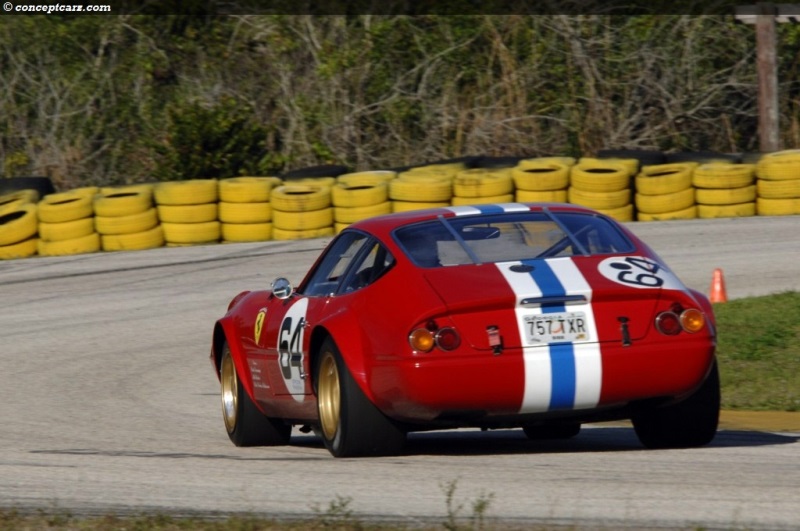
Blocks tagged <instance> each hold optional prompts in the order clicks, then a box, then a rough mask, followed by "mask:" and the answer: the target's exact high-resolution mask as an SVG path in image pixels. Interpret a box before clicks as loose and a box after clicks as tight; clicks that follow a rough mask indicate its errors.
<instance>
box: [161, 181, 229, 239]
mask: <svg viewBox="0 0 800 531" xmlns="http://www.w3.org/2000/svg"><path fill="white" fill-rule="evenodd" d="M218 187H219V185H218V183H217V180H216V179H189V180H186V181H172V182H162V183H158V184H156V185H155V187H154V188H153V197H154V199H155V203H156V210H157V212H158V219H159V221H160V222H161V227H162V229H163V231H164V240H165V241H166V244H167V246H168V247H180V246H185V245H204V244H209V243H218V242H219V241H220V238H221V236H222V231H221V227H220V222H219V220H218V219H217V211H218V205H217V203H218V197H219V191H218Z"/></svg>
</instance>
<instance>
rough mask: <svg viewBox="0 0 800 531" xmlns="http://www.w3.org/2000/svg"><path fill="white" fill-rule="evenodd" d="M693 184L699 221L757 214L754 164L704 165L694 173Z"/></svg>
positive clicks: (721, 163) (713, 163) (723, 163)
mask: <svg viewBox="0 0 800 531" xmlns="http://www.w3.org/2000/svg"><path fill="white" fill-rule="evenodd" d="M692 184H693V185H694V187H695V200H696V201H697V217H699V218H702V219H710V218H734V217H744V216H755V214H756V186H755V166H754V165H753V164H732V163H727V162H712V163H708V164H701V165H699V166H698V167H697V168H695V170H694V174H693V176H692Z"/></svg>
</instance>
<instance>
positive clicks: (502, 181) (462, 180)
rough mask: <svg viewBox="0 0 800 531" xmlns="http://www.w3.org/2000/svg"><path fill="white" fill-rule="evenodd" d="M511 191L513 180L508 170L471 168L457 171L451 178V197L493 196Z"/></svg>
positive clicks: (510, 192) (511, 192) (512, 190)
mask: <svg viewBox="0 0 800 531" xmlns="http://www.w3.org/2000/svg"><path fill="white" fill-rule="evenodd" d="M513 192H514V181H513V179H512V178H511V172H510V171H509V170H486V169H482V168H473V169H470V170H463V171H460V172H458V173H457V174H456V176H455V178H454V179H453V190H452V194H453V197H462V198H464V197H467V198H476V197H494V196H499V195H506V194H513Z"/></svg>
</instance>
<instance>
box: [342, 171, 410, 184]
mask: <svg viewBox="0 0 800 531" xmlns="http://www.w3.org/2000/svg"><path fill="white" fill-rule="evenodd" d="M395 177H397V172H396V171H392V170H375V171H359V172H354V173H345V174H342V175H340V176H339V177H337V178H336V182H337V183H339V184H344V185H356V186H359V185H370V184H378V183H388V182H389V181H391V180H392V179H394V178H395Z"/></svg>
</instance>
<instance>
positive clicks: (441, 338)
mask: <svg viewBox="0 0 800 531" xmlns="http://www.w3.org/2000/svg"><path fill="white" fill-rule="evenodd" d="M460 344H461V337H460V336H459V335H458V332H456V330H455V328H450V327H445V328H442V329H441V330H439V331H438V332H436V346H437V347H439V348H440V349H442V350H455V349H457V348H458V346H459V345H460Z"/></svg>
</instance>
